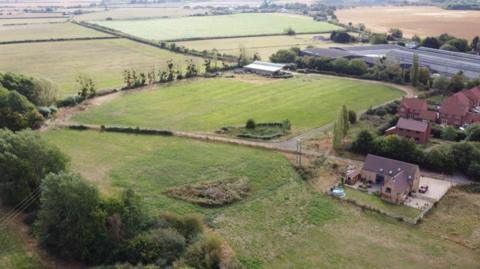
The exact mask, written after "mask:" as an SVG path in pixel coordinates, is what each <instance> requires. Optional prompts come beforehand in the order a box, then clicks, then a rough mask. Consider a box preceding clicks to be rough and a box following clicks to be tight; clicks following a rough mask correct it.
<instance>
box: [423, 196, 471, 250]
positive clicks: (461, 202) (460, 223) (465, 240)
mask: <svg viewBox="0 0 480 269" xmlns="http://www.w3.org/2000/svg"><path fill="white" fill-rule="evenodd" d="M479 214H480V194H479V193H468V192H465V191H463V190H461V189H460V188H453V189H451V190H450V191H449V192H448V193H447V195H446V196H445V197H444V198H443V199H442V200H441V201H440V203H439V204H438V205H437V206H436V207H435V208H434V209H433V210H432V211H431V213H430V214H429V215H428V216H427V218H426V219H425V220H424V222H423V223H422V224H421V225H420V227H421V229H422V230H425V231H427V232H430V233H432V234H434V235H438V236H440V237H443V238H447V239H449V240H452V241H454V242H458V243H459V244H461V245H464V246H467V247H469V248H472V249H476V250H477V251H479V252H480V215H479ZM479 255H480V254H479Z"/></svg>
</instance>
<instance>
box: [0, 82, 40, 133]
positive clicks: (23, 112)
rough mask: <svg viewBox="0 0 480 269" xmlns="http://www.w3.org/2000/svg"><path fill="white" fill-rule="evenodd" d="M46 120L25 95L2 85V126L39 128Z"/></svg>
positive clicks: (0, 117)
mask: <svg viewBox="0 0 480 269" xmlns="http://www.w3.org/2000/svg"><path fill="white" fill-rule="evenodd" d="M44 120H45V119H44V118H43V116H42V115H41V114H40V113H38V111H37V109H36V108H35V106H34V105H33V104H32V103H30V101H28V99H27V98H26V97H25V96H23V95H21V94H19V93H18V92H16V91H8V90H6V89H4V88H2V87H1V86H0V128H8V129H10V130H13V131H19V130H22V129H25V128H38V127H40V125H41V124H42V122H43V121H44Z"/></svg>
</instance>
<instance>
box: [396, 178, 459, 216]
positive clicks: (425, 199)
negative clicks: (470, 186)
mask: <svg viewBox="0 0 480 269" xmlns="http://www.w3.org/2000/svg"><path fill="white" fill-rule="evenodd" d="M453 185H454V183H453V182H450V181H446V180H440V179H435V178H430V177H421V178H420V186H428V191H427V192H426V193H419V192H417V193H415V194H414V195H413V197H409V198H408V199H407V201H405V203H404V204H405V205H407V206H410V207H414V208H419V209H423V208H426V207H428V206H430V205H431V204H433V203H435V202H438V201H439V200H440V199H442V197H443V196H444V195H445V194H446V193H447V191H448V190H449V189H450V188H451V187H452V186H453Z"/></svg>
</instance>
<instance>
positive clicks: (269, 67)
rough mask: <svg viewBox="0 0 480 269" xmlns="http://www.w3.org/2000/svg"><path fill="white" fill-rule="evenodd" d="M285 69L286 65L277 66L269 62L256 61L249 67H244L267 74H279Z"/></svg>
mask: <svg viewBox="0 0 480 269" xmlns="http://www.w3.org/2000/svg"><path fill="white" fill-rule="evenodd" d="M284 67H285V65H284V64H275V63H269V62H261V61H255V62H253V63H251V64H249V65H246V66H244V68H246V69H250V70H259V71H265V72H272V73H275V72H278V71H280V70H282V69H283V68H284Z"/></svg>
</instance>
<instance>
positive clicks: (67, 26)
mask: <svg viewBox="0 0 480 269" xmlns="http://www.w3.org/2000/svg"><path fill="white" fill-rule="evenodd" d="M101 36H110V35H108V34H105V33H102V32H98V31H95V30H92V29H89V28H85V27H82V26H78V25H76V24H73V23H41V24H30V23H27V24H18V25H1V26H0V42H1V41H17V40H22V41H23V40H36V39H52V38H77V37H101ZM0 49H1V50H3V49H4V48H3V47H0ZM2 60H3V58H2Z"/></svg>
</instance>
